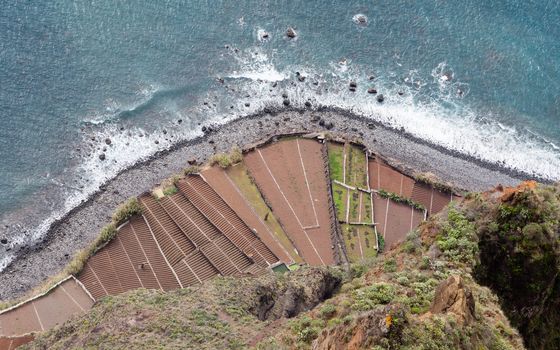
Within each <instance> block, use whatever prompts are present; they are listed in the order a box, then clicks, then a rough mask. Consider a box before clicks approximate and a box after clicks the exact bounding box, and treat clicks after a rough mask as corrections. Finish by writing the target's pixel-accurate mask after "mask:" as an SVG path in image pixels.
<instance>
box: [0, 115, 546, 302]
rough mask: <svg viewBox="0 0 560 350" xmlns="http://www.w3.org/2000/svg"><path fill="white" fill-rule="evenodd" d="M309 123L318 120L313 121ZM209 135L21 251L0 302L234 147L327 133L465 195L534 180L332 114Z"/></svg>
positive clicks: (131, 171)
mask: <svg viewBox="0 0 560 350" xmlns="http://www.w3.org/2000/svg"><path fill="white" fill-rule="evenodd" d="M314 116H315V118H313V117H314ZM318 118H323V119H324V120H325V121H326V122H327V123H325V125H327V124H328V122H332V123H333V124H334V127H333V128H332V129H330V130H327V129H326V128H325V127H324V126H321V125H319V123H318ZM312 119H316V120H315V121H314V122H313V121H312ZM212 128H213V131H212V132H210V133H207V134H205V135H204V136H200V137H197V138H194V139H192V140H185V141H181V142H178V143H176V144H175V145H173V146H172V147H170V148H169V149H168V150H165V151H160V152H157V153H155V154H154V155H152V156H151V157H149V158H147V159H144V160H142V161H140V162H138V163H136V164H135V165H133V166H131V167H129V168H127V169H125V170H122V171H121V172H119V173H118V174H117V175H116V176H115V177H114V178H112V179H111V180H109V181H107V182H106V183H105V184H104V185H103V186H101V187H100V189H99V190H98V191H97V192H95V193H94V194H93V195H92V196H90V197H89V198H88V199H87V200H86V201H84V202H83V203H81V204H80V205H78V206H77V207H75V208H73V209H72V210H70V211H69V212H67V213H66V214H65V215H64V216H63V217H61V218H60V219H58V220H56V221H55V222H54V223H53V224H52V225H51V227H50V228H49V230H48V232H47V234H46V235H45V237H44V239H43V240H42V241H40V242H38V243H37V244H35V245H34V246H30V247H25V248H22V249H20V250H19V251H18V252H17V255H18V257H17V258H16V260H14V261H13V262H12V263H11V264H10V265H8V267H7V268H6V269H4V270H3V271H2V272H0V279H1V280H2V281H3V283H2V284H1V285H0V300H7V299H12V298H16V297H19V296H22V295H24V294H25V293H26V292H27V291H29V290H30V289H32V288H33V287H35V286H37V285H38V284H40V283H41V282H42V281H43V280H45V279H47V278H48V277H49V276H52V275H55V274H57V273H58V272H59V271H60V270H62V269H63V268H64V266H65V265H66V264H67V263H68V262H69V261H70V260H71V259H72V256H73V255H74V253H75V252H76V251H77V250H79V249H81V248H84V247H85V246H87V245H88V244H89V243H90V242H91V241H92V240H93V239H95V237H96V236H97V235H98V233H99V231H100V229H101V228H102V227H103V226H104V225H105V224H106V222H108V221H109V220H110V216H111V214H112V212H113V211H114V209H115V208H116V206H117V205H118V204H119V203H121V202H123V201H124V200H126V199H127V198H129V197H131V196H135V195H138V194H140V193H142V192H144V191H146V190H150V189H151V188H152V187H154V186H155V185H156V184H158V183H159V182H161V181H162V180H164V179H166V178H168V177H170V176H172V175H173V174H176V173H179V172H181V171H182V170H183V169H184V168H186V167H187V166H188V164H187V160H193V159H194V160H196V161H197V162H204V161H206V160H207V159H208V158H209V157H210V156H211V155H212V154H214V153H216V152H226V151H229V150H230V148H231V147H232V146H234V145H239V146H245V145H248V144H251V143H255V142H258V141H261V140H263V139H266V138H269V137H272V136H274V135H275V134H279V133H292V132H306V133H311V132H325V131H328V132H331V133H333V134H338V133H340V134H344V135H348V136H355V137H358V138H360V139H361V140H362V141H363V142H364V143H365V145H366V146H367V147H368V148H369V149H370V150H371V151H373V152H374V153H379V154H380V155H382V156H383V157H385V158H387V159H389V160H390V161H391V163H393V164H395V165H396V166H399V167H401V168H404V169H405V170H406V171H407V172H409V173H412V172H415V171H419V172H431V173H433V174H435V175H436V176H437V177H438V178H439V179H441V180H444V181H449V182H451V183H452V184H453V185H455V186H456V187H458V188H461V189H465V190H469V191H477V190H484V189H487V188H489V187H491V186H494V185H497V184H498V183H501V184H504V185H513V184H515V183H517V182H518V181H519V180H521V179H526V178H534V177H532V176H531V175H530V174H524V173H521V172H518V171H515V170H511V169H505V168H503V167H500V165H498V164H492V163H489V162H485V161H481V160H478V159H475V158H473V157H469V156H465V155H463V154H460V153H458V152H454V151H452V150H448V149H445V148H443V147H441V146H438V145H434V144H431V143H429V142H428V141H425V140H420V139H418V138H415V137H414V136H412V135H409V134H406V133H404V132H402V131H399V130H394V129H391V128H389V127H386V126H384V125H382V124H380V123H378V122H375V121H373V120H371V119H368V118H366V117H363V116H358V115H356V114H353V113H352V112H350V111H346V110H340V109H336V108H329V107H322V108H319V109H317V110H299V109H293V108H281V109H274V108H266V109H265V110H264V111H262V112H260V113H256V114H253V115H249V116H245V117H241V118H238V119H235V120H232V121H229V122H227V123H225V124H223V125H219V126H215V127H214V126H213V127H212ZM537 180H540V181H542V180H543V179H537Z"/></svg>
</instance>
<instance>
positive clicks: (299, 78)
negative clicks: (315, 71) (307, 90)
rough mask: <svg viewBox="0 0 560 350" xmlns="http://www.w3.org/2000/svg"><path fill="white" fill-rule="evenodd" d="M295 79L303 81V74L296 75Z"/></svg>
mask: <svg viewBox="0 0 560 350" xmlns="http://www.w3.org/2000/svg"><path fill="white" fill-rule="evenodd" d="M297 80H298V81H300V82H302V83H303V82H304V81H305V76H303V75H298V77H297Z"/></svg>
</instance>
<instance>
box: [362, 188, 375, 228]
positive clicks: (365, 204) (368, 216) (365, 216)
mask: <svg viewBox="0 0 560 350" xmlns="http://www.w3.org/2000/svg"><path fill="white" fill-rule="evenodd" d="M362 222H364V223H369V224H373V217H372V201H371V194H370V193H365V192H362Z"/></svg>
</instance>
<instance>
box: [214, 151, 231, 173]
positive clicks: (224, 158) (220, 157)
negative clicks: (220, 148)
mask: <svg viewBox="0 0 560 350" xmlns="http://www.w3.org/2000/svg"><path fill="white" fill-rule="evenodd" d="M216 164H218V165H219V166H220V167H221V168H224V169H225V168H227V167H229V166H230V165H232V162H231V159H230V158H229V155H227V154H225V153H217V154H214V155H213V156H212V158H210V165H216Z"/></svg>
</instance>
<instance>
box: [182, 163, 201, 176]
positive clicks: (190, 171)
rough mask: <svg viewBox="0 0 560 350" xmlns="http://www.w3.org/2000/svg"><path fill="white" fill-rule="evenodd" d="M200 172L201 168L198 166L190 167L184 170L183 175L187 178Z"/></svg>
mask: <svg viewBox="0 0 560 350" xmlns="http://www.w3.org/2000/svg"><path fill="white" fill-rule="evenodd" d="M199 172H200V167H199V166H197V165H191V166H190V167H188V168H185V170H183V174H185V176H188V175H191V174H196V173H199Z"/></svg>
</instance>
